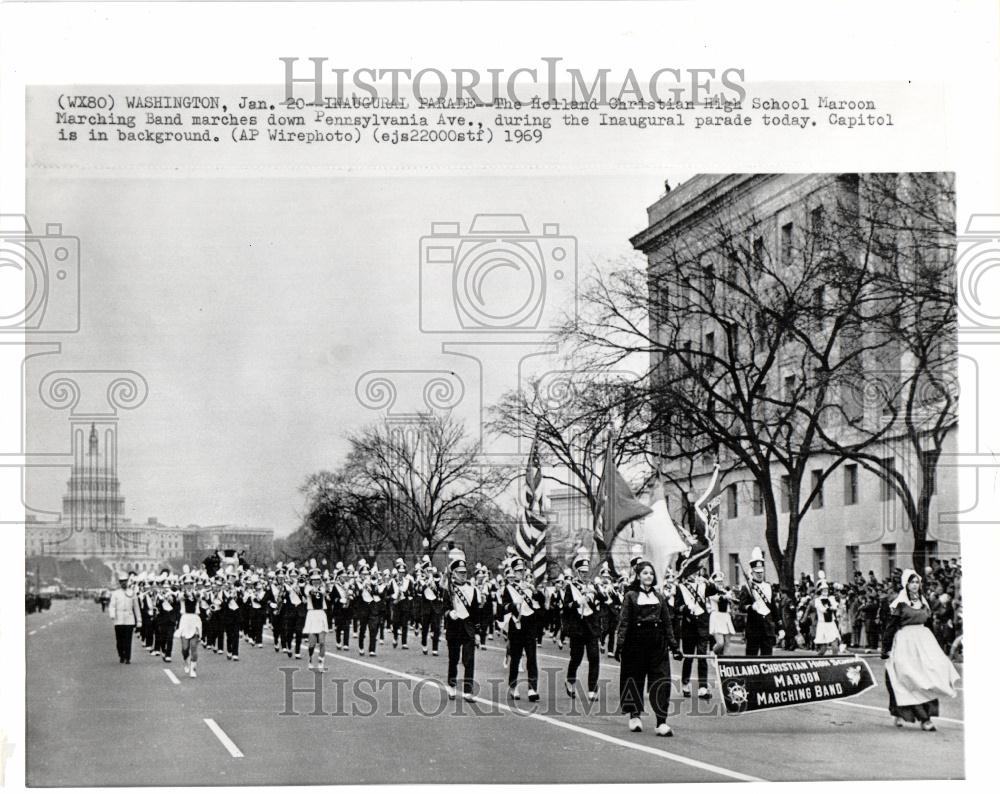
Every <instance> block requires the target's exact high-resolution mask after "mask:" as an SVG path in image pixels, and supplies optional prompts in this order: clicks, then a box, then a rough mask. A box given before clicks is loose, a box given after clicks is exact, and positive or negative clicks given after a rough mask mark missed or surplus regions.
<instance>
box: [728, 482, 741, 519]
mask: <svg viewBox="0 0 1000 794" xmlns="http://www.w3.org/2000/svg"><path fill="white" fill-rule="evenodd" d="M738 515H739V503H738V502H737V500H736V483H733V484H732V485H730V486H729V487H728V488H726V516H727V517H728V518H736V517H737V516H738Z"/></svg>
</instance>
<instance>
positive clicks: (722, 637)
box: [708, 571, 736, 656]
mask: <svg viewBox="0 0 1000 794" xmlns="http://www.w3.org/2000/svg"><path fill="white" fill-rule="evenodd" d="M725 583H726V577H725V574H723V573H722V571H716V572H715V573H713V574H712V584H713V585H714V586H715V594H714V595H711V596H709V597H708V607H709V613H708V633H709V634H711V635H712V639H713V640H714V642H715V645H713V646H712V652H713V653H714V654H715V655H716V656H725V655H726V654H727V653H728V652H729V638H730V637H732V636H733V635H735V634H736V628H735V627H734V626H733V618H732V615H731V614H730V611H729V608H730V606H731V605H730V603H729V601H730V599H729V594H728V593H727V592H726V591H725V589H724V587H725Z"/></svg>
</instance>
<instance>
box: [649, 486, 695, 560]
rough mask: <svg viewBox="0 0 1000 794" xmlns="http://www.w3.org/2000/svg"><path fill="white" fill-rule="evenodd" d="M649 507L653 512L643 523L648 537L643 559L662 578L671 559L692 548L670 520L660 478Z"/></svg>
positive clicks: (654, 487)
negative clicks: (651, 564) (647, 561)
mask: <svg viewBox="0 0 1000 794" xmlns="http://www.w3.org/2000/svg"><path fill="white" fill-rule="evenodd" d="M649 506H650V508H651V510H652V512H651V513H650V514H649V515H648V516H646V519H645V521H644V522H643V523H644V526H645V529H646V537H645V540H644V542H643V549H642V557H643V559H644V560H649V561H650V562H651V563H653V570H654V571H656V575H657V576H658V577H662V576H663V574H664V572H665V571H666V570H667V566H668V564H669V563H670V558H671V557H673V556H674V555H675V554H685V553H687V552H688V551H689V550H690V548H691V546H690V545H689V544H688V543H687V542H686V541H685V540H684V538H683V537H682V536H681V533H680V532H679V531H678V529H677V526H676V525H675V524H674V522H673V519H671V518H670V512H669V511H668V510H667V499H666V494H665V492H664V488H663V481H662V480H661V479H660V478H659V477H657V478H656V482H655V484H654V485H653V494H652V501H651V502H650V503H649Z"/></svg>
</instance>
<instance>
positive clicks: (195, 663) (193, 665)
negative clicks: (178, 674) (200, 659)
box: [188, 662, 198, 678]
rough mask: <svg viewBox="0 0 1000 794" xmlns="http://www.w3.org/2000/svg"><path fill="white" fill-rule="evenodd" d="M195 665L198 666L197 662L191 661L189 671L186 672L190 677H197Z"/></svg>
mask: <svg viewBox="0 0 1000 794" xmlns="http://www.w3.org/2000/svg"><path fill="white" fill-rule="evenodd" d="M197 667H198V663H197V662H191V672H190V673H188V675H190V676H191V677H192V678H197V677H198V673H197V672H195V668H197Z"/></svg>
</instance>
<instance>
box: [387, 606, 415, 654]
mask: <svg viewBox="0 0 1000 794" xmlns="http://www.w3.org/2000/svg"><path fill="white" fill-rule="evenodd" d="M410 612H411V607H410V602H409V601H400V602H399V603H398V604H396V606H395V607H394V608H393V610H392V618H393V620H392V639H393V640H394V641H395V640H398V639H399V635H400V634H401V633H402V635H403V645H406V644H407V643H406V638H407V636H408V634H409V631H410Z"/></svg>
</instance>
